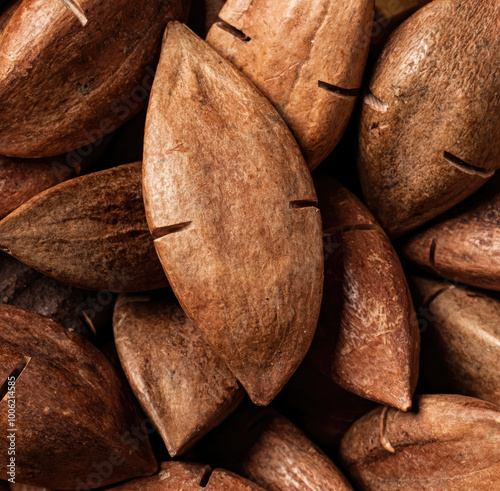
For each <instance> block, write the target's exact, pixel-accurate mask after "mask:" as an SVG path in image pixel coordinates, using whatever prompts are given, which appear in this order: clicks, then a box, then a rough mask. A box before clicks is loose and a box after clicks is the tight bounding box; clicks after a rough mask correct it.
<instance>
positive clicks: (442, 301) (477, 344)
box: [411, 277, 500, 406]
mask: <svg viewBox="0 0 500 491" xmlns="http://www.w3.org/2000/svg"><path fill="white" fill-rule="evenodd" d="M411 284H412V287H413V288H414V289H415V290H416V292H417V294H418V297H420V298H421V299H422V308H423V309H425V319H426V321H427V324H426V326H425V327H426V328H428V329H429V332H430V335H431V338H432V344H433V347H435V348H437V352H438V354H437V356H438V359H439V360H440V362H441V364H443V365H444V368H445V373H446V375H447V376H448V377H449V379H450V380H451V381H452V383H453V385H454V387H455V389H456V390H458V391H459V392H460V393H462V394H465V395H469V396H474V397H478V398H480V399H484V400H486V401H490V402H492V403H494V404H497V405H499V406H500V296H499V295H498V294H492V293H489V292H485V291H481V290H476V289H470V288H467V287H458V286H455V285H452V284H449V283H447V282H443V281H437V280H432V279H427V278H421V277H414V278H412V281H411ZM425 361H426V358H425V357H424V358H423V360H422V363H425Z"/></svg>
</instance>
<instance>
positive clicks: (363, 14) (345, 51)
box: [207, 0, 373, 169]
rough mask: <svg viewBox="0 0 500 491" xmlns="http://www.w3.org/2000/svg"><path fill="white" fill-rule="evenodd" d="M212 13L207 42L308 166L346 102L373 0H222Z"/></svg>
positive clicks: (340, 125) (363, 50)
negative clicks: (257, 94)
mask: <svg viewBox="0 0 500 491" xmlns="http://www.w3.org/2000/svg"><path fill="white" fill-rule="evenodd" d="M219 17H220V19H222V20H221V21H220V22H216V23H215V24H214V25H213V26H212V28H211V29H210V31H209V33H208V35H207V41H208V42H209V43H210V44H211V45H212V46H213V47H214V48H215V49H216V50H217V51H218V52H219V53H221V54H222V55H223V56H224V57H225V58H227V59H228V60H229V61H231V62H232V63H234V64H235V65H236V66H237V67H238V68H239V69H240V70H241V71H242V72H243V73H244V74H245V75H246V76H247V77H248V78H249V79H250V80H251V81H252V82H253V83H254V84H255V85H256V86H257V87H258V88H259V89H260V90H261V91H262V93H263V94H264V95H265V96H266V97H267V98H268V99H269V100H270V101H271V102H272V103H273V104H274V106H275V107H276V108H277V110H278V112H279V113H280V114H281V115H282V116H283V119H284V120H285V121H286V122H287V124H288V126H289V127H290V129H291V130H292V133H293V134H294V136H295V138H296V139H297V141H298V142H299V144H300V146H301V148H302V151H303V152H304V155H305V157H306V160H307V162H308V164H309V167H310V168H311V169H314V168H315V167H317V166H318V165H319V164H320V163H321V162H322V161H323V160H324V159H325V157H327V155H328V154H329V153H330V152H331V151H332V150H333V148H334V147H335V146H336V145H337V143H338V141H339V140H340V137H341V136H342V134H343V133H344V130H345V129H346V127H347V123H348V122H349V118H350V116H351V112H352V110H353V108H354V104H355V101H356V96H357V94H358V93H359V90H360V87H361V81H362V78H363V71H364V67H365V63H366V58H367V56H368V48H369V45H370V32H371V27H372V21H373V0H337V1H335V2H331V1H330V0H315V1H310V0H298V1H293V2H284V1H270V0H254V1H252V2H250V1H248V0H228V1H227V2H226V4H225V5H224V7H223V8H222V10H221V11H220V13H219Z"/></svg>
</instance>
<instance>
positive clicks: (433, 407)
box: [340, 394, 500, 491]
mask: <svg viewBox="0 0 500 491" xmlns="http://www.w3.org/2000/svg"><path fill="white" fill-rule="evenodd" d="M416 408H418V413H415V412H409V413H404V412H401V411H397V410H396V409H388V408H378V409H375V410H374V411H372V412H371V413H369V414H367V415H366V416H364V417H362V418H361V419H360V420H359V421H357V422H356V423H355V424H354V425H353V426H352V427H351V429H350V430H349V431H348V432H347V434H346V435H345V437H344V438H343V440H342V442H341V444H340V453H341V456H342V459H343V461H344V464H345V466H346V469H347V470H348V472H349V473H350V475H351V477H352V479H353V482H354V484H355V485H356V486H357V488H356V489H360V490H384V491H390V490H401V489H404V490H405V491H412V490H423V489H429V490H431V489H432V490H437V489H446V490H453V491H471V490H474V491H491V490H493V489H496V488H497V487H498V482H499V480H500V453H499V452H498V449H499V448H500V408H499V407H498V406H495V405H493V404H490V403H489V402H485V401H481V400H479V399H474V398H472V397H466V396H459V395H449V394H447V395H424V396H420V397H418V398H417V400H416ZM387 409H388V410H387ZM382 443H384V445H385V446H384V445H383V444H382ZM388 445H390V446H392V448H393V449H394V453H392V452H390V451H389V450H387V446H388Z"/></svg>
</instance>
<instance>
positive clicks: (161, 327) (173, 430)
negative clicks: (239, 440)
mask: <svg viewBox="0 0 500 491" xmlns="http://www.w3.org/2000/svg"><path fill="white" fill-rule="evenodd" d="M113 328H114V334H115V343H116V348H117V350H118V354H119V356H120V360H121V364H122V367H123V370H124V371H125V374H126V375H127V378H128V380H129V383H130V385H131V386H132V388H133V390H134V393H135V395H136V397H137V398H138V400H139V402H140V403H141V405H142V407H143V408H144V411H145V412H146V413H147V414H148V416H149V417H150V418H151V420H152V421H153V422H154V424H155V426H156V428H157V429H158V431H159V433H160V435H161V436H162V438H163V440H164V442H165V444H166V446H167V449H168V451H169V453H170V455H171V456H172V457H173V456H175V455H177V454H180V453H183V452H185V451H186V450H187V449H189V447H191V446H192V445H193V444H194V443H195V442H196V441H197V440H198V439H199V438H201V437H202V436H203V435H204V434H206V433H207V432H208V431H210V430H211V429H212V428H213V427H214V426H217V425H218V424H219V423H221V422H222V421H223V420H224V419H225V418H226V417H227V416H228V415H229V414H230V413H231V412H232V411H233V410H234V409H235V408H236V406H237V405H238V403H239V402H240V401H241V399H242V398H243V396H244V394H245V392H244V391H243V389H242V388H241V387H240V385H239V384H238V381H237V380H236V378H235V377H234V375H233V374H232V373H231V372H230V370H229V369H228V368H227V366H226V365H225V364H224V363H223V362H222V361H221V360H220V359H219V358H218V357H217V355H215V353H214V352H213V351H212V349H211V348H210V346H209V345H208V344H207V342H206V341H205V340H204V339H203V337H202V336H201V334H200V332H199V331H198V330H197V329H196V328H195V327H194V326H193V325H192V323H191V322H190V321H189V319H188V318H187V317H186V315H185V314H184V312H183V311H182V309H181V308H180V306H179V304H178V303H177V301H176V299H175V297H174V296H173V295H172V294H171V293H170V294H169V293H168V292H165V291H161V292H159V293H158V294H156V295H155V297H152V296H145V295H141V296H139V295H132V294H128V295H121V296H120V297H119V298H118V301H117V303H116V306H115V314H114V320H113Z"/></svg>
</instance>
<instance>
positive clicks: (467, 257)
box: [403, 174, 500, 291]
mask: <svg viewBox="0 0 500 491" xmlns="http://www.w3.org/2000/svg"><path fill="white" fill-rule="evenodd" d="M461 205H463V206H461ZM461 205H460V206H458V207H457V208H456V209H454V210H451V211H450V213H449V214H448V215H447V216H443V217H442V219H440V220H439V222H438V223H436V224H433V225H432V226H431V227H429V228H428V229H427V230H424V231H423V232H420V233H418V234H417V235H415V236H414V237H412V238H410V239H409V240H408V241H407V242H406V243H405V244H404V246H403V253H404V255H405V256H406V257H407V258H408V259H410V260H411V261H414V262H415V263H417V264H418V265H419V266H422V267H424V268H425V269H427V270H429V271H431V272H433V273H436V274H438V275H440V276H443V277H444V278H448V279H450V280H453V281H459V282H461V283H466V284H467V285H472V286H477V287H480V288H487V289H490V290H497V291H500V174H498V175H495V176H494V177H493V178H491V179H490V180H489V181H488V183H487V184H485V186H484V187H483V188H481V190H480V191H478V192H477V194H476V195H475V196H472V197H471V198H469V199H468V200H466V201H464V202H463V203H462V204H461Z"/></svg>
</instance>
